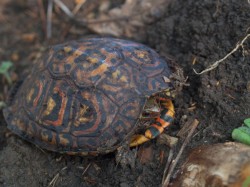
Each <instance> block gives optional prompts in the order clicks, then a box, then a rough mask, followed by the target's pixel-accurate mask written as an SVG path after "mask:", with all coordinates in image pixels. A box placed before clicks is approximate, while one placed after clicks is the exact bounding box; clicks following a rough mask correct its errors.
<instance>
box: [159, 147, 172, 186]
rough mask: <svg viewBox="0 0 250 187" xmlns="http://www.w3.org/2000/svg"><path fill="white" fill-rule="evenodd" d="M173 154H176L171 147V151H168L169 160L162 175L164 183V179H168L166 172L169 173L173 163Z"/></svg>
mask: <svg viewBox="0 0 250 187" xmlns="http://www.w3.org/2000/svg"><path fill="white" fill-rule="evenodd" d="M173 156H174V153H173V149H170V151H169V153H168V160H167V163H166V166H165V169H164V172H163V177H162V181H161V183H162V184H164V180H165V179H166V174H167V171H168V169H169V166H170V164H171V161H172V158H173Z"/></svg>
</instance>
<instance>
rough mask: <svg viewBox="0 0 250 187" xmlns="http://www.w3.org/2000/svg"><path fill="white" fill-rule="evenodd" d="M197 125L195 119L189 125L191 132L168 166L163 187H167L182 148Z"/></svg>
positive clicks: (197, 122)
mask: <svg viewBox="0 0 250 187" xmlns="http://www.w3.org/2000/svg"><path fill="white" fill-rule="evenodd" d="M198 124H199V121H198V120H197V119H195V120H194V121H193V123H192V125H191V126H192V128H191V130H190V132H189V134H188V136H187V137H186V139H185V140H184V142H183V144H182V146H181V148H180V151H179V153H178V154H177V156H176V159H175V160H173V161H172V163H171V165H170V168H169V170H168V175H167V176H166V178H165V180H164V182H163V184H162V186H163V187H167V186H168V184H169V181H170V176H171V175H172V173H173V171H174V168H175V166H176V164H177V162H178V161H179V159H180V157H181V154H182V152H183V150H184V148H185V147H186V145H187V144H188V142H189V141H190V139H191V137H192V135H193V133H194V130H195V129H196V127H197V126H198Z"/></svg>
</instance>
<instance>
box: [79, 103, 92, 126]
mask: <svg viewBox="0 0 250 187" xmlns="http://www.w3.org/2000/svg"><path fill="white" fill-rule="evenodd" d="M88 108H89V107H88V106H86V105H81V107H80V111H79V117H78V121H79V122H80V123H87V122H89V121H90V118H86V117H84V115H85V114H86V112H87V110H88ZM77 125H78V126H79V124H77Z"/></svg>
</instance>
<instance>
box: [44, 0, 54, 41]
mask: <svg viewBox="0 0 250 187" xmlns="http://www.w3.org/2000/svg"><path fill="white" fill-rule="evenodd" d="M52 9H53V0H49V2H48V9H47V32H46V37H47V39H49V38H51V33H52V31H51V30H52Z"/></svg>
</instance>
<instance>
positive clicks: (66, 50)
mask: <svg viewBox="0 0 250 187" xmlns="http://www.w3.org/2000/svg"><path fill="white" fill-rule="evenodd" d="M63 50H64V51H65V52H66V53H69V52H71V51H72V47H70V46H65V47H64V48H63Z"/></svg>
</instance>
